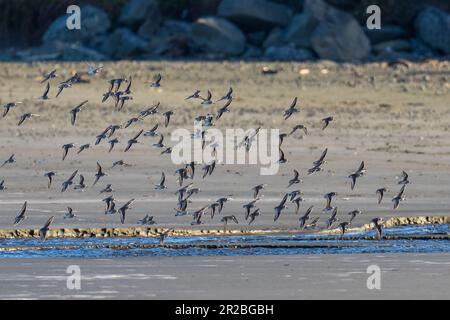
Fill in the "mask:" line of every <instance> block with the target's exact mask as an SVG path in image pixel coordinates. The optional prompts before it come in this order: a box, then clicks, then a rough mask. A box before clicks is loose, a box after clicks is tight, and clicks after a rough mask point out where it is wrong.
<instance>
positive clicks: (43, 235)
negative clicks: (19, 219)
mask: <svg viewBox="0 0 450 320" xmlns="http://www.w3.org/2000/svg"><path fill="white" fill-rule="evenodd" d="M54 219H55V217H53V216H52V217H50V219H48V220H47V222H46V223H45V225H44V226H43V227H42V228H41V229H40V230H39V238H40V239H41V241H45V240H46V239H47V233H48V230H49V228H50V225H51V224H52V223H53V220H54Z"/></svg>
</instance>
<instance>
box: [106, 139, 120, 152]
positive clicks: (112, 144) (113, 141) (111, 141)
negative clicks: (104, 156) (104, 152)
mask: <svg viewBox="0 0 450 320" xmlns="http://www.w3.org/2000/svg"><path fill="white" fill-rule="evenodd" d="M108 143H109V150H108V152H111V151H112V150H113V149H114V146H115V145H116V144H118V143H119V139H117V138H114V139H111V140H109V141H108Z"/></svg>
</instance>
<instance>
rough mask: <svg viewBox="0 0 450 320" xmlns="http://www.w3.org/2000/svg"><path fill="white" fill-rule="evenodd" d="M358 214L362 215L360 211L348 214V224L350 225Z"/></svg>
mask: <svg viewBox="0 0 450 320" xmlns="http://www.w3.org/2000/svg"><path fill="white" fill-rule="evenodd" d="M360 214H362V212H361V210H353V211H351V212H349V213H348V215H349V216H350V220H349V221H348V224H349V225H351V224H352V222H353V220H355V218H356V216H358V215H360Z"/></svg>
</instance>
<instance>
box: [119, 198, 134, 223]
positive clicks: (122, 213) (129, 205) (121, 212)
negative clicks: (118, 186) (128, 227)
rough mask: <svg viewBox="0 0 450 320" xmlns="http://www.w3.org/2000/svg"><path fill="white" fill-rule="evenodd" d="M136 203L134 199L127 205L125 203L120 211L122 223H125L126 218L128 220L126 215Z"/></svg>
mask: <svg viewBox="0 0 450 320" xmlns="http://www.w3.org/2000/svg"><path fill="white" fill-rule="evenodd" d="M133 202H134V199H131V200H130V201H128V202H127V203H125V205H123V206H122V207H121V208H120V209H119V213H120V222H121V223H122V224H124V223H125V218H126V213H127V210H130V209H131V204H132V203H133Z"/></svg>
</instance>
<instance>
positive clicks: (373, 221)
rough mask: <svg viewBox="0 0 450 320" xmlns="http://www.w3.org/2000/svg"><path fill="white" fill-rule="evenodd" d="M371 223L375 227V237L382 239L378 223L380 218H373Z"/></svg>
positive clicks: (381, 230)
mask: <svg viewBox="0 0 450 320" xmlns="http://www.w3.org/2000/svg"><path fill="white" fill-rule="evenodd" d="M370 222H371V223H372V224H373V227H374V229H375V232H376V234H377V239H378V240H382V239H383V229H382V227H381V225H380V222H381V219H380V218H374V219H372V221H370Z"/></svg>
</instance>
